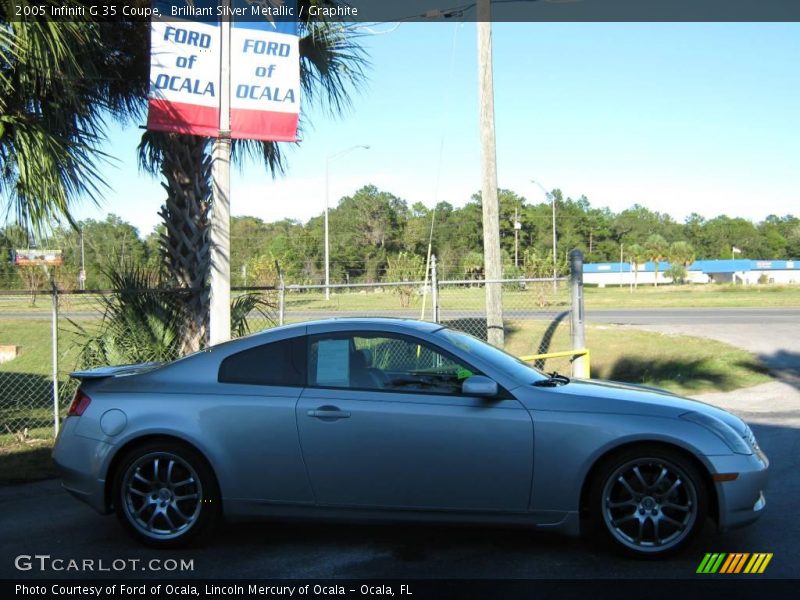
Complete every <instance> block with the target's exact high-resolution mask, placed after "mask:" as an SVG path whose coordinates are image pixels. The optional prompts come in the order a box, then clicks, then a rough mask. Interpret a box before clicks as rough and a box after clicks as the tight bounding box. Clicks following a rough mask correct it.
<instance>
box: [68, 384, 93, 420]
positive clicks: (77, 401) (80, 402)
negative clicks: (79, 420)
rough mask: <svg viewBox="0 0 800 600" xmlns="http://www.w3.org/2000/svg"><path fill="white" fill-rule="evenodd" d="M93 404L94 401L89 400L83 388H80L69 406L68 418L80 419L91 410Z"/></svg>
mask: <svg viewBox="0 0 800 600" xmlns="http://www.w3.org/2000/svg"><path fill="white" fill-rule="evenodd" d="M91 402H92V399H91V398H89V396H87V395H86V393H85V392H84V391H83V390H82V389H81V388H78V389H77V390H75V395H74V396H73V397H72V403H71V404H70V405H69V410H68V411H67V416H68V417H80V416H81V415H82V414H83V413H84V412H85V411H86V409H87V408H89V404H90V403H91Z"/></svg>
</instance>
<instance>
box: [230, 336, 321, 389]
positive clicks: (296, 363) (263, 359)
mask: <svg viewBox="0 0 800 600" xmlns="http://www.w3.org/2000/svg"><path fill="white" fill-rule="evenodd" d="M305 340H306V338H304V337H297V338H290V339H288V340H281V341H279V342H272V343H271V344H264V345H263V346H257V347H255V348H250V349H249V350H243V351H242V352H237V353H236V354H232V355H231V356H229V357H228V358H226V359H225V360H223V361H222V364H221V365H220V367H219V375H218V381H219V382H220V383H242V384H249V385H275V386H302V385H304V384H305V380H306V368H305V358H306V356H305Z"/></svg>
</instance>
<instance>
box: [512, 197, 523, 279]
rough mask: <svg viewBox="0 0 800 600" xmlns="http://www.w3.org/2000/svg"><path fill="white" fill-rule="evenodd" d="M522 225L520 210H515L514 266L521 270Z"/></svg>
mask: <svg viewBox="0 0 800 600" xmlns="http://www.w3.org/2000/svg"><path fill="white" fill-rule="evenodd" d="M520 229H522V223H520V222H519V209H517V208H515V209H514V266H515V267H516V268H518V269H519V230H520Z"/></svg>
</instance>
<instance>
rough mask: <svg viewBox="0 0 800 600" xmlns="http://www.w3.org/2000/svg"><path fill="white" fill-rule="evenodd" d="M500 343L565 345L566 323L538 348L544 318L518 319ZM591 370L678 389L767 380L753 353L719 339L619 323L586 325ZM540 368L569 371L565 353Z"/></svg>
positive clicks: (513, 347) (521, 348)
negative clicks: (504, 339)
mask: <svg viewBox="0 0 800 600" xmlns="http://www.w3.org/2000/svg"><path fill="white" fill-rule="evenodd" d="M510 329H511V333H510V335H508V336H507V339H506V349H507V350H508V351H509V352H511V353H512V354H515V355H518V356H521V355H525V354H538V353H543V352H547V351H551V352H557V351H559V350H566V349H569V325H568V324H566V323H562V324H561V325H559V326H558V328H557V329H556V331H555V333H554V335H553V336H552V340H551V343H550V345H549V348H542V349H540V341H541V340H542V337H543V335H544V330H545V327H544V324H541V323H538V322H531V321H528V322H523V323H522V324H515V326H512V327H510ZM586 345H587V347H588V348H589V349H590V350H591V369H592V372H591V375H592V378H595V379H611V380H615V381H625V382H629V383H639V384H644V385H650V386H655V387H661V388H665V389H668V390H671V391H673V392H676V393H678V394H684V395H690V394H692V395H693V394H701V393H703V392H711V391H722V392H727V391H731V390H735V389H738V388H743V387H750V386H753V385H757V384H759V383H766V382H767V381H770V379H771V378H770V376H769V372H768V370H767V368H766V367H765V366H764V365H763V363H761V361H759V360H758V358H756V357H755V356H754V355H753V354H751V353H750V352H747V351H745V350H740V349H739V348H735V347H733V346H730V345H728V344H725V343H723V342H717V341H715V340H709V339H707V338H698V337H691V336H685V335H667V334H662V333H655V332H651V331H643V330H640V329H637V328H635V327H630V326H624V325H622V326H621V325H590V326H589V327H587V330H586ZM543 368H544V369H545V370H547V371H552V370H557V371H559V372H561V373H566V374H569V373H571V370H572V369H571V366H570V359H569V358H558V359H550V360H548V361H546V363H545V364H544V365H543Z"/></svg>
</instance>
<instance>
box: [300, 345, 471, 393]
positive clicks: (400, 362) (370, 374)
mask: <svg viewBox="0 0 800 600" xmlns="http://www.w3.org/2000/svg"><path fill="white" fill-rule="evenodd" d="M308 351H309V357H308V365H309V369H308V375H309V385H312V386H318V387H341V388H352V389H367V390H382V391H389V392H416V393H422V392H425V393H431V394H460V393H461V383H462V382H463V380H464V379H466V378H467V377H470V376H472V375H477V374H478V373H477V372H476V371H475V370H474V369H473V368H471V367H469V366H467V365H466V364H463V363H462V362H460V361H458V360H456V359H454V358H453V357H451V356H450V355H448V354H446V353H445V352H443V351H441V350H439V349H437V348H435V347H433V346H430V345H429V344H427V343H425V342H423V341H421V340H418V339H415V338H410V337H405V336H394V335H387V334H372V333H359V334H346V335H342V334H335V335H330V336H324V335H322V336H315V337H313V338H311V340H310V343H309V345H308Z"/></svg>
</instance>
